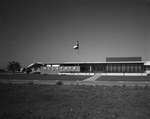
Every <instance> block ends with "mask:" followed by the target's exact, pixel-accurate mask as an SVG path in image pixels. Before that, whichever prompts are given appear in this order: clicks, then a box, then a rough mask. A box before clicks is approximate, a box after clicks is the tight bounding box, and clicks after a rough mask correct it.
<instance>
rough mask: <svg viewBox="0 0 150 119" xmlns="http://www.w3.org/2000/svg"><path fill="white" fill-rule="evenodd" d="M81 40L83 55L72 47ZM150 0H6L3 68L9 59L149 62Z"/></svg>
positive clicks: (0, 9)
mask: <svg viewBox="0 0 150 119" xmlns="http://www.w3.org/2000/svg"><path fill="white" fill-rule="evenodd" d="M77 40H79V44H80V47H79V55H78V52H77V50H74V49H73V46H74V44H75V42H76V41H77ZM149 46H150V0H2V1H1V3H0V68H4V67H5V66H6V64H7V63H8V61H18V62H20V64H21V66H22V67H26V66H28V65H29V64H31V63H34V62H77V61H78V60H79V61H81V62H105V61H106V57H142V60H144V61H147V60H149V61H150V48H149Z"/></svg>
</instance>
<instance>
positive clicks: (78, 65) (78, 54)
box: [78, 41, 80, 75]
mask: <svg viewBox="0 0 150 119" xmlns="http://www.w3.org/2000/svg"><path fill="white" fill-rule="evenodd" d="M78 45H79V41H78ZM79 59H80V55H79V46H78V68H79ZM78 75H79V69H78Z"/></svg>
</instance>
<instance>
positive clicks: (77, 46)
mask: <svg viewBox="0 0 150 119" xmlns="http://www.w3.org/2000/svg"><path fill="white" fill-rule="evenodd" d="M73 48H74V49H75V50H76V49H79V41H76V43H75V45H74V46H73Z"/></svg>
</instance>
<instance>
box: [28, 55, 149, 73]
mask: <svg viewBox="0 0 150 119" xmlns="http://www.w3.org/2000/svg"><path fill="white" fill-rule="evenodd" d="M28 68H32V72H37V71H38V72H40V73H41V74H59V75H94V74H96V73H99V74H101V75H147V74H149V73H150V62H148V61H142V58H141V57H110V58H106V62H59V63H56V62H55V63H41V62H39V63H33V64H32V65H30V66H29V67H28Z"/></svg>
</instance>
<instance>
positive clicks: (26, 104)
mask: <svg viewBox="0 0 150 119" xmlns="http://www.w3.org/2000/svg"><path fill="white" fill-rule="evenodd" d="M149 89H150V88H149V87H148V86H147V87H146V88H145V87H140V88H136V89H135V87H128V86H124V87H122V86H86V85H61V86H57V85H37V84H35V85H27V84H19V85H17V84H11V85H10V84H0V118H2V119H8V118H9V119H33V118H36V119H38V118H39V119H114V118H115V119H141V118H142V119H149V118H150V93H149V91H150V90H149Z"/></svg>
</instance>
